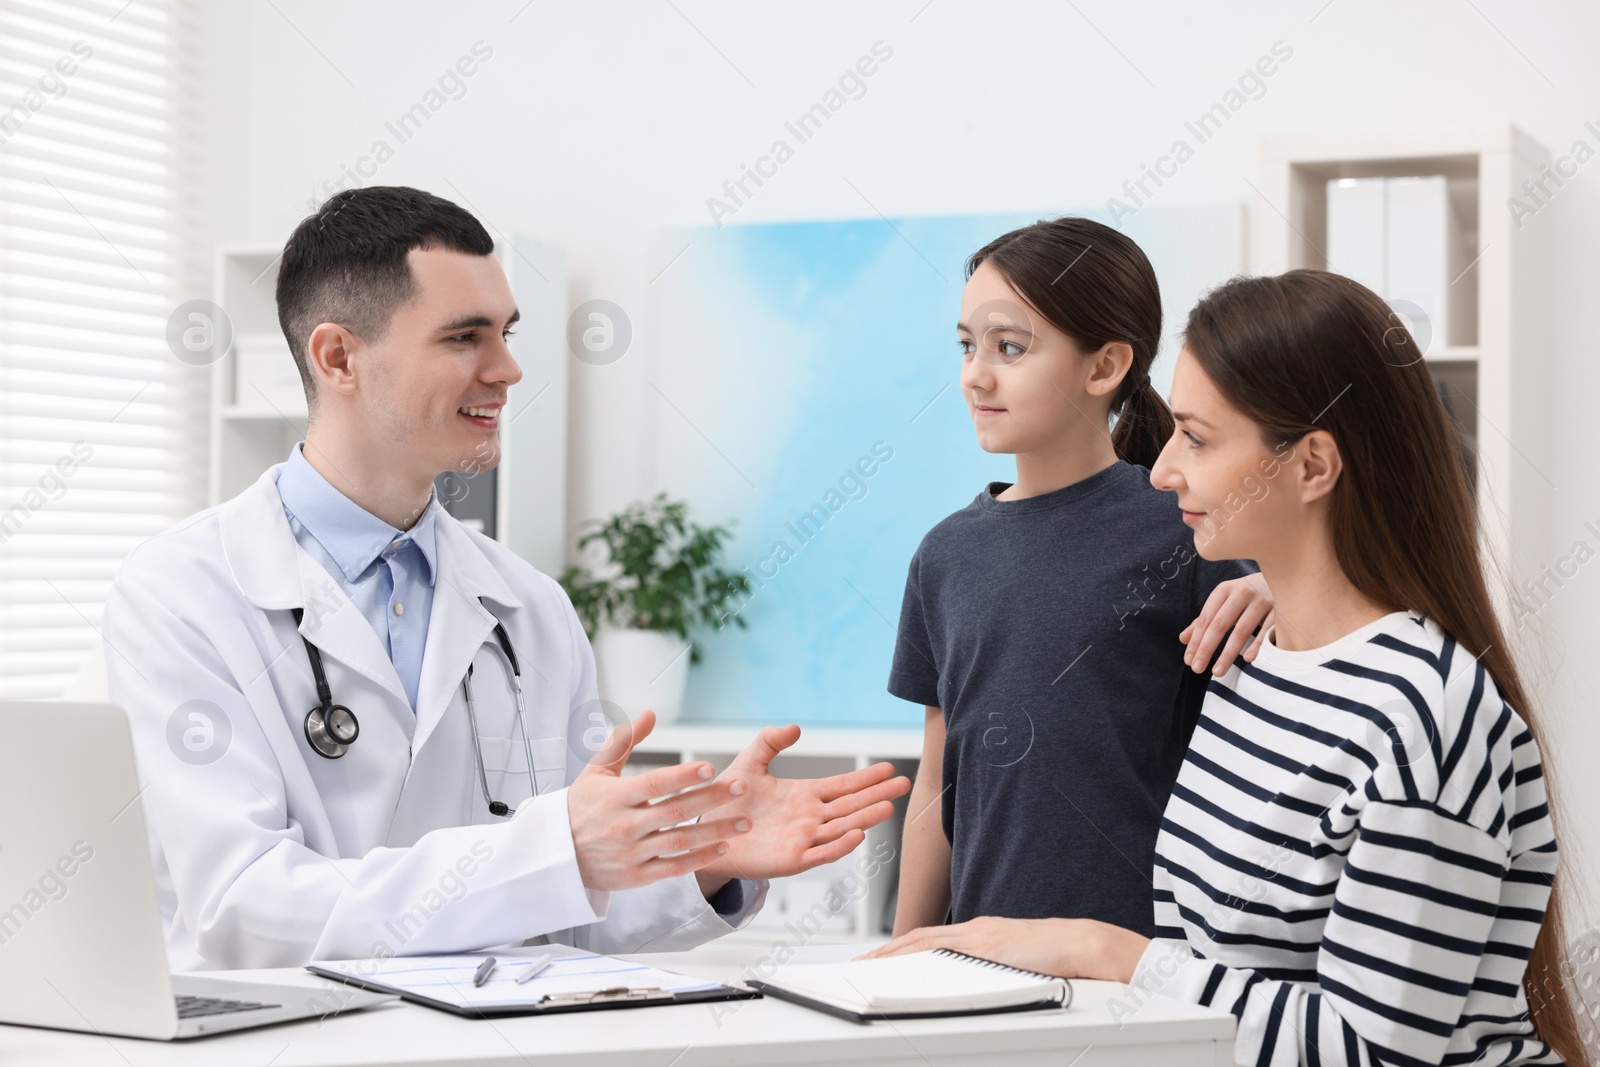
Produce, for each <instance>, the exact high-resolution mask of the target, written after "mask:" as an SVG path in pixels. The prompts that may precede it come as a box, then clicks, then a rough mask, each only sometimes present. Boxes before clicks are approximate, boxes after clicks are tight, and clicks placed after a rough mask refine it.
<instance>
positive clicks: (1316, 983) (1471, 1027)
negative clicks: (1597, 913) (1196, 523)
mask: <svg viewBox="0 0 1600 1067" xmlns="http://www.w3.org/2000/svg"><path fill="white" fill-rule="evenodd" d="M1555 868H1556V844H1555V836H1554V833H1553V831H1552V828H1551V823H1550V815H1549V810H1548V808H1547V807H1546V803H1545V792H1544V779H1543V773H1542V770H1541V766H1540V760H1539V752H1538V748H1537V746H1536V745H1535V744H1534V741H1533V737H1532V735H1531V734H1530V733H1529V732H1528V728H1527V726H1526V725H1525V724H1524V722H1523V721H1522V719H1521V717H1520V716H1518V715H1517V714H1516V712H1515V711H1514V710H1513V709H1511V708H1510V707H1509V706H1507V705H1506V704H1505V703H1504V702H1503V701H1502V700H1501V699H1500V696H1499V694H1498V692H1497V691H1496V689H1495V685H1494V682H1493V681H1492V680H1491V679H1490V677H1489V675H1488V672H1487V671H1485V670H1484V669H1483V667H1482V666H1481V665H1480V664H1479V663H1477V662H1476V660H1475V659H1474V658H1473V656H1472V655H1471V654H1469V653H1468V652H1467V651H1466V650H1465V649H1463V648H1461V647H1460V646H1459V645H1457V644H1456V642H1455V641H1454V640H1452V639H1451V638H1450V637H1448V636H1447V635H1445V634H1444V633H1443V632H1442V631H1441V630H1440V629H1439V628H1438V627H1437V626H1436V625H1435V624H1434V623H1433V622H1432V621H1431V620H1428V619H1424V618H1422V617H1420V616H1418V615H1415V614H1409V613H1406V612H1396V613H1394V614H1391V615H1388V616H1385V617H1384V618H1382V619H1379V620H1377V621H1375V622H1373V623H1371V624H1369V625H1367V626H1364V627H1362V628H1361V629H1359V630H1357V631H1355V632H1354V633H1352V634H1349V635H1347V636H1346V637H1344V638H1342V639H1341V640H1339V641H1337V642H1335V643H1334V644H1332V645H1327V646H1324V647H1323V648H1320V649H1313V650H1311V651H1306V652H1288V651H1284V650H1282V649H1279V648H1277V647H1276V646H1275V645H1273V644H1271V642H1270V641H1267V642H1263V643H1262V647H1261V650H1260V653H1259V654H1258V655H1257V657H1256V661H1255V662H1254V663H1253V664H1242V665H1240V666H1236V667H1234V668H1233V670H1231V671H1230V672H1229V673H1228V674H1227V676H1226V677H1224V678H1221V679H1218V680H1217V681H1215V682H1213V683H1212V685H1211V689H1210V691H1209V692H1208V693H1207V695H1206V703H1205V708H1204V711H1203V712H1202V715H1201V718H1200V722H1199V725H1198V726H1197V728H1196V729H1195V732H1194V738H1193V741H1192V742H1191V745H1190V749H1189V753H1188V756H1187V757H1186V759H1185V760H1184V764H1183V769H1182V771H1181V772H1180V773H1179V775H1178V781H1177V785H1176V787H1175V788H1174V790H1173V793H1172V797H1171V800H1170V801H1169V802H1168V804H1167V809H1166V813H1165V816H1164V818H1163V820H1162V827H1161V832H1160V836H1159V837H1158V838H1157V841H1156V864H1155V879H1154V884H1155V921H1156V927H1157V939H1156V940H1155V941H1153V942H1151V945H1150V948H1149V949H1148V950H1147V951H1146V952H1145V954H1144V957H1143V958H1142V959H1141V960H1140V962H1139V967H1138V971H1137V973H1136V974H1135V977H1134V982H1135V984H1136V985H1137V986H1139V987H1142V988H1145V989H1148V990H1152V991H1155V992H1160V993H1165V994H1167V995H1169V996H1176V997H1179V998H1181V999H1185V1000H1190V1001H1195V1002H1198V1003H1201V1004H1210V1005H1216V1006H1219V1007H1223V1008H1227V1009H1228V1010H1230V1011H1232V1012H1233V1014H1234V1015H1235V1016H1236V1017H1237V1018H1238V1020H1239V1022H1238V1038H1237V1043H1236V1046H1235V1059H1236V1062H1238V1063H1240V1064H1250V1065H1266V1064H1274V1065H1276V1064H1309V1065H1318V1064H1323V1065H1329V1067H1332V1065H1342V1064H1378V1063H1383V1064H1396V1065H1421V1064H1468V1063H1471V1064H1479V1065H1483V1067H1490V1065H1497V1064H1511V1063H1517V1064H1522V1063H1539V1064H1548V1063H1560V1062H1561V1061H1560V1059H1559V1058H1558V1057H1557V1056H1556V1055H1555V1054H1554V1052H1553V1051H1552V1050H1551V1049H1550V1048H1549V1047H1548V1046H1546V1045H1545V1044H1544V1043H1543V1042H1541V1041H1540V1040H1539V1038H1538V1036H1537V1034H1536V1033H1535V1032H1534V1029H1533V1026H1532V1024H1531V1023H1530V1022H1529V1020H1528V1016H1527V1011H1528V1005H1527V1000H1526V997H1525V995H1524V993H1523V989H1522V978H1523V972H1524V970H1525V969H1526V967H1527V961H1528V954H1529V951H1530V950H1531V949H1532V946H1533V942H1534V937H1535V936H1536V935H1537V933H1538V930H1539V924H1540V922H1541V921H1542V920H1543V918H1544V910H1545V905H1546V902H1547V901H1548V900H1549V896H1550V883H1551V878H1552V876H1553V874H1554V872H1555Z"/></svg>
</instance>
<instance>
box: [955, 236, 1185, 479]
mask: <svg viewBox="0 0 1600 1067" xmlns="http://www.w3.org/2000/svg"><path fill="white" fill-rule="evenodd" d="M983 263H989V264H991V265H993V266H994V268H995V269H996V270H998V271H999V272H1000V273H1001V274H1002V275H1004V276H1005V279H1006V281H1008V282H1010V283H1011V288H1013V289H1015V290H1016V291H1017V293H1018V295H1020V296H1021V297H1022V299H1024V300H1026V301H1027V302H1028V303H1029V304H1032V305H1033V308H1034V310H1035V311H1037V312H1038V313H1039V314H1041V315H1043V316H1044V317H1045V319H1046V321H1048V322H1049V323H1050V325H1052V326H1054V327H1055V328H1056V329H1058V330H1060V331H1061V332H1062V333H1064V334H1066V335H1067V336H1068V337H1071V338H1072V339H1073V341H1074V342H1075V343H1076V344H1077V345H1078V347H1079V348H1080V349H1082V350H1083V351H1084V352H1098V351H1100V349H1101V348H1102V347H1103V346H1104V345H1105V344H1106V343H1107V342H1109V341H1121V342H1122V343H1124V344H1126V345H1128V346H1129V347H1130V348H1132V349H1133V363H1132V364H1131V365H1130V366H1129V367H1128V372H1127V373H1126V374H1124V375H1123V376H1122V381H1121V382H1120V383H1119V384H1118V386H1117V391H1116V392H1115V393H1114V394H1113V395H1112V397H1111V410H1112V411H1114V412H1116V414H1117V425H1116V428H1115V429H1114V430H1113V431H1112V432H1111V444H1112V447H1113V448H1115V449H1116V453H1117V458H1118V459H1121V460H1124V461H1126V462H1128V463H1137V464H1138V465H1139V466H1141V467H1154V466H1155V464H1156V459H1157V458H1158V457H1160V455H1161V449H1162V448H1164V447H1165V446H1166V443H1167V439H1168V438H1169V437H1171V436H1172V412H1171V411H1169V410H1168V409H1167V402H1166V401H1165V400H1163V399H1161V394H1160V393H1159V392H1157V391H1156V388H1155V386H1153V385H1151V384H1150V364H1152V363H1154V362H1155V358H1156V349H1157V348H1159V347H1160V346H1161V286H1160V285H1159V284H1157V282H1156V272H1155V268H1154V267H1152V266H1150V260H1149V258H1148V257H1147V256H1146V255H1145V254H1144V250H1143V249H1141V248H1140V247H1139V246H1138V245H1137V244H1135V243H1134V242H1133V240H1132V239H1131V238H1129V237H1126V236H1124V235H1123V234H1121V233H1119V232H1117V231H1116V230H1113V229H1112V228H1111V227H1110V226H1106V225H1104V224H1102V223H1099V222H1095V221H1094V220H1093V219H1085V218H1078V217H1075V216H1068V217H1065V218H1059V219H1042V220H1040V221H1039V222H1036V223H1034V224H1033V225H1031V226H1023V227H1022V228H1020V229H1016V230H1012V231H1011V232H1010V233H1005V234H1001V235H1000V236H999V237H996V238H995V239H994V240H992V241H990V242H989V243H988V244H986V245H984V246H983V247H982V248H980V249H978V250H977V251H976V252H974V253H972V255H971V256H970V257H968V259H967V277H969V278H970V277H972V272H973V271H975V270H977V269H978V267H979V265H980V264H983Z"/></svg>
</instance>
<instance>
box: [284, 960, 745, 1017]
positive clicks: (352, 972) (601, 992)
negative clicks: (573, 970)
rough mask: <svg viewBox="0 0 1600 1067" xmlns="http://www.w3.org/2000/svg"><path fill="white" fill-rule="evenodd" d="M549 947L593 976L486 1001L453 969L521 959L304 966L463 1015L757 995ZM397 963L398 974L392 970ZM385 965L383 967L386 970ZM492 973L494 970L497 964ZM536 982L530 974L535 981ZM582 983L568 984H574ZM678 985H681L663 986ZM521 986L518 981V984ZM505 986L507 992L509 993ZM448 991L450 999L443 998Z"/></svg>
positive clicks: (512, 970) (556, 1011) (548, 1012)
mask: <svg viewBox="0 0 1600 1067" xmlns="http://www.w3.org/2000/svg"><path fill="white" fill-rule="evenodd" d="M550 949H554V950H555V951H556V953H557V962H558V963H561V962H565V963H567V964H571V965H581V964H583V963H585V962H586V961H589V962H592V963H593V964H594V965H595V969H596V971H597V972H598V973H597V974H596V975H595V977H594V979H593V980H592V981H585V980H584V979H583V978H581V977H568V978H566V979H565V980H564V981H559V982H556V983H553V984H555V985H557V986H558V988H556V989H554V990H553V991H547V992H545V993H538V992H536V991H535V992H533V993H529V994H523V993H521V992H520V991H519V992H515V993H513V995H511V996H510V997H509V998H504V999H499V1000H485V999H484V998H485V997H488V996H491V995H492V994H488V993H484V992H483V991H480V990H477V989H476V988H473V987H472V986H471V982H470V979H465V980H463V979H462V978H461V976H460V975H458V974H457V973H456V972H457V971H460V970H463V969H467V970H470V964H469V963H463V962H462V961H470V963H476V962H478V961H481V960H482V959H483V958H484V957H485V956H488V955H495V958H496V959H497V961H499V962H500V963H501V964H503V965H505V966H506V967H507V969H508V978H509V975H511V974H514V973H515V965H516V964H517V963H518V962H520V958H519V957H518V956H517V955H514V954H510V955H505V954H492V953H476V954H463V955H460V956H444V957H429V956H414V957H405V958H395V959H390V960H384V961H370V960H348V961H336V962H329V963H312V964H309V965H307V967H306V970H308V971H310V972H311V973H312V974H315V975H318V976H320V977H323V978H330V979H332V980H334V981H336V982H343V983H345V984H346V985H352V986H356V987H357V988H360V989H367V990H371V991H372V992H377V993H388V994H392V995H396V996H399V997H400V998H401V999H403V1000H408V1001H410V1002H411V1003H413V1004H421V1005H422V1006H424V1007H428V1008H433V1009H435V1010H437V1011H446V1012H449V1013H451V1014H452V1015H459V1016H461V1017H462V1018H465V1019H487V1018H504V1017H507V1016H517V1015H562V1014H566V1013H568V1012H575V1011H606V1010H609V1009H612V1008H647V1007H652V1006H654V1005H658V1004H697V1003H705V1002H708V1001H717V1000H759V999H760V998H761V993H760V992H758V991H755V990H751V989H743V988H739V987H736V986H730V985H724V984H721V983H717V982H701V981H698V980H696V979H692V978H689V977H687V976H685V975H680V974H677V973H675V972H671V971H665V970H661V969H658V968H654V967H650V966H647V965H643V964H630V963H627V962H625V961H622V960H617V959H613V958H612V957H609V956H602V955H599V954H597V953H584V952H581V951H580V950H578V949H574V948H571V947H569V946H561V945H552V946H545V950H546V951H549V950H550ZM397 969H398V972H397ZM386 970H387V972H388V973H385V971H386ZM428 971H433V972H436V973H437V975H439V977H435V978H433V979H432V980H431V981H427V980H421V979H419V978H418V977H417V972H428ZM630 971H632V972H634V973H636V974H637V975H638V977H639V980H638V981H637V982H627V981H623V980H621V976H622V975H623V974H627V973H628V972H630ZM397 973H398V974H408V975H410V976H411V977H410V980H405V981H401V980H396V977H397ZM497 973H498V968H497ZM539 981H540V980H539V979H534V982H535V983H536V984H537V983H538V982H539ZM575 985H576V986H584V987H585V988H573V987H574V986H575ZM664 985H665V986H671V985H680V986H684V988H663V986H664ZM519 990H520V987H519ZM508 992H510V991H508ZM451 993H454V994H455V996H454V999H446V997H447V996H449V995H450V994H451Z"/></svg>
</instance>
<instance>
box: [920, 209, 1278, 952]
mask: <svg viewBox="0 0 1600 1067" xmlns="http://www.w3.org/2000/svg"><path fill="white" fill-rule="evenodd" d="M967 275H968V281H967V285H966V289H965V291H964V293H963V296H962V307H961V321H960V323H959V324H958V325H957V328H956V329H957V335H958V337H959V343H960V346H961V351H962V360H963V365H962V371H961V387H962V392H963V393H964V394H965V395H966V399H967V403H968V407H969V409H970V412H971V416H972V419H973V422H974V423H975V424H976V427H977V433H978V444H979V445H980V446H981V447H982V448H983V449H984V450H985V451H988V452H1006V453H1012V454H1015V456H1016V462H1017V479H1016V482H1015V483H1011V484H1008V483H994V484H992V485H990V486H989V487H988V488H987V489H985V490H984V491H983V492H981V493H979V494H978V497H977V499H976V500H974V501H973V503H972V504H970V505H968V506H967V507H966V508H963V509H962V510H961V511H958V512H956V513H955V514H954V515H951V516H950V517H949V518H947V519H945V520H944V521H943V522H941V523H939V525H937V526H936V527H934V528H933V530H932V531H931V532H930V533H929V534H928V535H927V537H926V538H924V540H923V542H922V545H921V547H919V548H918V550H917V552H916V555H915V556H914V558H913V559H912V561H911V567H910V574H909V577H908V579H907V582H906V591H905V600H904V605H903V607H902V610H901V616H900V634H899V640H898V644H897V648H896V651H895V656H894V665H893V668H892V672H891V675H890V679H889V691H890V692H891V693H893V694H895V695H896V696H899V697H901V698H903V699H905V700H910V701H914V702H916V703H919V704H922V705H924V706H925V707H926V709H927V711H926V727H925V737H924V745H923V758H922V764H921V769H920V770H919V772H918V775H917V779H916V784H915V787H914V789H913V793H912V798H911V802H910V804H911V808H910V817H909V819H908V824H907V827H906V831H905V838H904V857H903V862H902V868H901V884H900V891H899V907H898V910H897V917H896V923H895V926H896V931H897V932H899V933H903V932H905V931H907V930H910V929H913V928H915V927H918V926H925V925H932V924H935V923H941V922H944V921H945V918H946V916H947V914H950V915H953V917H954V919H955V920H956V921H958V922H959V921H963V920H966V919H970V918H972V917H974V916H979V915H1007V916H1017V917H1042V916H1055V915H1092V916H1095V917H1097V918H1100V919H1104V920H1105V921H1107V922H1111V923H1115V924H1118V925H1121V926H1127V927H1131V928H1133V929H1137V930H1143V931H1146V932H1149V933H1153V932H1154V927H1153V925H1152V923H1151V920H1150V905H1149V893H1150V865H1151V862H1152V858H1153V849H1154V845H1155V837H1156V830H1157V828H1158V825H1159V822H1160V816H1161V809H1162V806H1163V805H1164V804H1165V803H1166V799H1167V793H1168V791H1169V790H1170V789H1171V788H1172V781H1173V778H1174V776H1175V775H1176V774H1177V771H1178V766H1179V763H1180V762H1181V760H1182V759H1183V751H1184V748H1185V746H1186V744H1187V742H1188V739H1189V733H1190V731H1191V730H1192V729H1193V727H1194V722H1195V719H1196V717H1197V716H1198V714H1199V709H1200V702H1201V700H1202V699H1203V697H1204V683H1203V681H1202V680H1201V679H1200V678H1199V677H1198V674H1199V673H1203V672H1204V671H1205V670H1206V668H1207V666H1208V665H1209V664H1210V663H1211V658H1212V653H1213V652H1214V651H1215V650H1216V648H1217V646H1218V645H1219V644H1220V643H1221V642H1222V640H1223V638H1224V637H1228V641H1227V644H1226V645H1225V647H1223V649H1222V652H1221V657H1220V660H1219V664H1218V667H1217V669H1219V670H1220V669H1222V667H1223V666H1225V665H1226V663H1227V662H1228V661H1231V660H1232V659H1233V657H1234V656H1235V655H1236V654H1237V653H1238V652H1239V651H1240V650H1241V648H1242V647H1243V646H1244V644H1245V643H1246V641H1248V640H1249V638H1250V636H1251V634H1252V633H1253V632H1254V631H1255V629H1256V627H1257V626H1258V624H1260V623H1261V622H1262V621H1263V620H1264V619H1266V618H1267V617H1268V613H1269V612H1270V610H1271V605H1270V603H1269V602H1268V600H1267V599H1266V597H1265V593H1264V588H1258V587H1256V586H1253V585H1250V584H1248V583H1246V582H1244V581H1242V580H1238V581H1231V582H1230V581H1227V579H1240V578H1241V576H1243V575H1245V574H1246V573H1248V570H1249V569H1248V568H1245V567H1242V566H1240V565H1238V564H1236V563H1231V562H1230V563H1220V564H1214V563H1208V562H1205V561H1203V560H1199V559H1196V558H1195V554H1194V550H1193V547H1192V539H1191V537H1190V536H1189V532H1188V531H1187V530H1186V529H1184V527H1183V525H1182V524H1181V523H1180V521H1179V519H1178V514H1177V510H1176V509H1175V508H1174V507H1173V506H1172V501H1171V498H1170V494H1167V493H1162V492H1158V491H1157V490H1155V489H1153V488H1151V486H1150V484H1149V471H1148V470H1146V469H1145V467H1147V466H1148V465H1149V464H1151V463H1153V462H1154V461H1155V458H1156V456H1157V455H1158V454H1159V453H1160V449H1161V444H1162V442H1163V441H1164V440H1165V439H1166V435H1167V434H1168V433H1169V432H1170V429H1171V425H1172V421H1171V417H1170V415H1169V414H1168V412H1167V408H1166V405H1165V404H1164V403H1163V402H1162V401H1161V398H1160V396H1159V395H1158V394H1157V393H1156V392H1155V390H1154V389H1152V388H1151V386H1150V376H1149V372H1150V364H1151V361H1152V360H1153V359H1154V358H1155V354H1156V347H1157V344H1158V343H1159V341H1160V338H1161V294H1160V290H1159V288H1158V287H1157V285H1156V277H1155V272H1154V271H1153V270H1152V269H1151V267H1150V262H1149V260H1147V259H1146V258H1145V256H1144V253H1143V252H1141V251H1140V250H1139V247H1138V246H1137V245H1135V244H1134V243H1133V242H1132V241H1130V240H1129V239H1128V238H1126V237H1124V236H1123V235H1122V234H1120V233H1118V232H1117V231H1116V230H1113V229H1110V228H1108V227H1106V226H1102V225H1100V224H1099V223H1095V222H1091V221H1089V220H1087V219H1080V218H1063V219H1056V220H1054V221H1050V222H1040V223H1037V224H1036V225H1033V226H1028V227H1025V228H1023V229H1020V230H1016V231H1014V232H1012V233H1008V234H1005V235H1004V236H1002V237H1000V238H998V239H997V240H995V241H993V242H992V243H990V244H989V245H987V246H986V247H984V248H982V249H980V250H979V251H978V252H977V253H976V254H974V255H973V256H972V257H971V259H970V260H969V261H968V263H967ZM1113 413H1115V414H1116V415H1117V422H1116V432H1115V434H1114V435H1113V434H1112V433H1110V432H1108V428H1107V424H1108V421H1109V417H1110V415H1111V414H1113ZM1257 581H1259V579H1257ZM1202 605H1204V606H1205V607H1204V609H1203V611H1202ZM1197 612H1199V613H1201V618H1200V620H1199V622H1198V623H1197V624H1195V625H1189V624H1190V622H1191V620H1194V619H1195V616H1196V613H1197ZM1230 629H1231V630H1232V633H1231V636H1229V630H1230ZM1179 641H1183V642H1187V644H1188V650H1187V653H1188V654H1187V655H1186V656H1185V657H1184V658H1185V659H1186V660H1187V662H1189V663H1190V664H1191V667H1192V670H1191V671H1185V670H1184V666H1183V663H1182V662H1180V658H1179V655H1178V650H1179V644H1178V642H1179ZM1251 654H1253V652H1247V653H1246V655H1247V657H1248V656H1249V655H1251ZM930 809H938V810H937V811H936V812H935V813H934V814H932V815H930V814H929V812H930Z"/></svg>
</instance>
